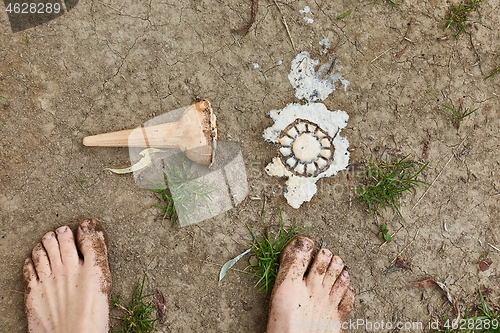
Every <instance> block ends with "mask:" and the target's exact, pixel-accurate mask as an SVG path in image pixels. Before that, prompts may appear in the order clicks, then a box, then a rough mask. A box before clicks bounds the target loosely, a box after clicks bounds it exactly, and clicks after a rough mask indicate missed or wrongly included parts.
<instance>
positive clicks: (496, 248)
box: [488, 243, 500, 252]
mask: <svg viewBox="0 0 500 333" xmlns="http://www.w3.org/2000/svg"><path fill="white" fill-rule="evenodd" d="M488 245H489V246H491V247H492V248H494V249H495V250H497V251H498V252H500V249H499V248H498V247H496V246H493V245H491V244H490V243H488Z"/></svg>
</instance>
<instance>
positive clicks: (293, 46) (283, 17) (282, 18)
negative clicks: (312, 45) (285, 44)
mask: <svg viewBox="0 0 500 333" xmlns="http://www.w3.org/2000/svg"><path fill="white" fill-rule="evenodd" d="M273 2H274V4H275V5H276V8H278V11H279V12H280V15H281V21H282V22H283V25H284V26H285V29H286V33H287V34H288V38H289V39H290V43H292V48H293V50H294V51H295V52H297V49H295V43H294V42H293V39H292V35H291V34H290V29H288V24H287V23H286V20H285V16H284V15H283V12H282V11H281V8H280V6H278V3H277V2H276V0H273Z"/></svg>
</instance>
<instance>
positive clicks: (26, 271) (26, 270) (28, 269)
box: [23, 258, 38, 288]
mask: <svg viewBox="0 0 500 333" xmlns="http://www.w3.org/2000/svg"><path fill="white" fill-rule="evenodd" d="M23 276H24V281H26V285H27V287H28V288H30V286H31V284H32V283H34V282H36V280H37V279H38V276H37V274H36V270H35V266H33V260H31V258H27V259H26V260H25V261H24V267H23Z"/></svg>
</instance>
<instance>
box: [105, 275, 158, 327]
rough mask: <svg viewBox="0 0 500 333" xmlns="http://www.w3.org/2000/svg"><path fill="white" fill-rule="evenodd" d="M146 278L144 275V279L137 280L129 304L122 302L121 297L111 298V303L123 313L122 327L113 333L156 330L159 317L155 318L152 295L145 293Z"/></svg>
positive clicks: (121, 318)
mask: <svg viewBox="0 0 500 333" xmlns="http://www.w3.org/2000/svg"><path fill="white" fill-rule="evenodd" d="M145 279H146V276H145V275H144V276H143V278H142V281H141V280H139V281H138V282H137V286H136V287H135V289H134V292H133V294H132V299H131V300H130V303H129V304H128V305H124V304H122V302H121V300H120V297H118V299H114V298H112V299H111V304H113V306H114V307H116V308H118V309H120V310H121V311H122V313H123V316H122V317H120V318H119V319H120V323H121V328H120V330H119V331H113V333H151V332H154V331H155V329H156V327H155V324H156V322H157V320H158V319H157V318H153V313H155V311H156V306H155V305H154V304H153V302H152V301H150V300H148V298H151V297H152V295H144V281H145Z"/></svg>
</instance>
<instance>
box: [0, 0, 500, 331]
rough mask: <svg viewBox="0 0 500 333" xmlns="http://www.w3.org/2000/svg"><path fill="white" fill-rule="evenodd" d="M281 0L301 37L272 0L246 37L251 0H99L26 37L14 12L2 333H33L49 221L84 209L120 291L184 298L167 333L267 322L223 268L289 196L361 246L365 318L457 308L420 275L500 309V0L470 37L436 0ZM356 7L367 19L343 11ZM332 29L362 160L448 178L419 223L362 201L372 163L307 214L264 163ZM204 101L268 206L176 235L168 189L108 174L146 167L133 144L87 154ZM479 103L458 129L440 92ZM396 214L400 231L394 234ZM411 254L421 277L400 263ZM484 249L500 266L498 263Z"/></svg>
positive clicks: (360, 307)
mask: <svg viewBox="0 0 500 333" xmlns="http://www.w3.org/2000/svg"><path fill="white" fill-rule="evenodd" d="M450 3H458V1H450ZM278 4H279V6H280V9H281V12H282V13H283V15H284V17H285V19H286V22H287V25H288V27H289V32H290V36H288V34H287V31H286V29H285V27H284V25H283V22H282V15H281V14H280V12H279V11H278V9H277V7H276V4H275V3H274V2H272V1H260V2H259V9H258V13H257V16H256V21H255V23H254V24H253V25H252V27H251V29H250V31H249V32H248V33H247V34H245V35H241V34H235V33H233V32H232V31H231V30H232V29H238V28H240V27H242V26H244V25H245V24H246V23H247V22H248V21H249V20H250V12H251V2H250V1H247V2H241V1H184V0H183V1H170V0H167V1H154V0H151V1H139V2H138V1H125V2H122V1H111V0H105V1H80V2H79V3H78V4H77V5H76V6H75V8H74V9H72V10H71V11H70V12H68V13H66V14H64V15H62V16H60V17H58V18H56V19H55V20H52V21H49V22H48V23H45V24H43V25H39V26H36V27H33V28H30V29H28V30H24V31H20V32H17V33H13V32H12V30H11V27H10V25H9V21H8V17H7V14H6V12H5V11H3V10H2V12H1V13H0V40H1V45H2V48H1V50H0V59H1V61H0V95H1V96H3V97H5V98H2V99H1V100H0V102H1V104H0V120H1V121H0V132H1V137H0V145H1V150H0V183H1V184H2V185H1V192H0V219H1V220H0V221H1V223H0V226H1V229H0V234H1V238H0V266H1V267H2V269H0V290H1V291H0V295H1V297H0V327H1V331H2V332H12V333H16V332H26V319H25V317H24V314H23V288H24V286H23V280H22V277H21V272H22V263H23V260H24V258H25V257H26V256H28V255H29V254H30V251H31V248H32V247H33V246H34V245H35V244H36V242H38V240H39V239H40V237H41V236H42V235H43V234H44V233H45V232H46V231H48V230H51V229H54V228H56V227H57V226H60V225H62V224H67V223H69V224H71V225H72V226H74V225H75V223H76V222H77V221H78V220H79V219H80V218H82V217H84V216H94V217H96V218H98V219H100V220H101V221H102V223H103V224H104V227H105V229H106V230H107V232H108V234H109V238H110V256H111V268H112V272H113V278H114V287H113V293H114V294H115V295H118V294H119V293H123V294H124V295H129V294H130V293H131V291H132V289H133V286H134V284H135V283H136V282H137V279H138V278H139V277H141V276H142V275H143V274H144V273H145V274H147V277H148V280H147V288H148V290H154V289H155V288H158V289H160V290H161V291H163V293H164V294H165V296H166V302H167V303H166V305H167V320H166V322H165V324H163V325H160V326H159V331H160V332H230V331H231V332H264V331H265V323H266V318H267V313H266V312H267V306H268V299H267V296H266V294H265V293H263V292H258V291H256V290H255V289H254V288H253V281H252V280H251V278H250V276H249V275H248V274H244V273H242V272H240V271H234V270H233V271H231V272H230V273H229V274H228V276H227V277H226V278H225V279H224V280H223V281H222V283H221V284H220V285H218V282H217V277H218V272H219V269H220V267H221V265H222V264H223V263H224V262H225V261H226V260H228V259H230V258H232V257H234V256H236V255H237V254H239V253H240V252H242V251H243V250H245V248H246V247H247V246H248V241H247V240H245V237H246V235H247V234H248V230H247V228H246V224H248V225H249V226H251V227H252V228H254V229H261V228H263V227H265V226H269V225H273V224H277V223H278V211H279V208H281V209H282V211H283V216H284V221H285V223H287V224H290V223H292V222H293V219H295V220H296V223H297V224H298V225H299V226H315V227H316V228H315V229H311V231H310V235H311V236H312V237H313V238H314V239H315V241H316V243H318V244H320V243H321V242H322V241H325V242H326V244H327V246H328V247H329V248H331V249H332V250H333V251H334V252H335V253H338V254H340V255H341V256H342V257H343V258H344V260H345V262H346V263H347V265H348V266H349V269H350V270H349V271H350V274H351V276H352V283H353V285H354V288H355V291H356V294H357V298H356V303H355V309H354V311H353V313H352V315H351V319H353V320H364V321H371V322H381V321H384V322H387V321H391V322H396V321H402V322H420V323H422V325H423V326H424V331H427V329H426V328H425V327H426V326H427V325H428V323H429V322H431V321H433V320H435V319H436V318H441V319H442V318H443V316H444V315H448V316H452V317H453V316H455V312H454V310H453V308H452V306H451V305H449V304H448V303H447V301H446V300H445V298H444V296H443V294H442V293H440V292H439V291H438V290H437V289H434V288H432V289H428V290H427V291H426V292H425V293H424V292H423V291H422V289H418V288H407V287H406V286H407V285H408V284H410V283H412V282H415V281H419V280H422V279H425V278H435V279H436V280H438V281H442V282H444V281H446V284H447V286H448V287H449V289H450V292H451V293H452V295H453V296H454V297H455V298H456V299H458V300H460V301H461V302H463V304H464V305H465V306H466V307H467V308H469V309H471V308H472V307H473V305H474V304H477V303H478V295H477V288H478V287H479V286H480V285H484V286H486V287H488V288H490V289H491V290H492V294H491V296H490V297H491V298H492V299H493V300H494V301H495V300H496V302H497V303H499V301H498V297H499V291H498V289H495V288H497V286H498V284H499V281H500V279H499V278H500V273H499V267H500V266H499V264H498V263H499V261H500V252H499V251H497V250H495V249H494V248H493V247H491V246H490V245H489V244H491V245H493V246H495V247H497V248H500V231H499V229H498V218H499V216H500V210H499V209H500V203H499V201H498V200H499V198H500V194H499V193H500V192H499V191H500V178H499V175H500V174H499V171H498V167H499V164H500V162H499V161H500V159H499V153H498V151H499V141H498V139H499V137H500V132H499V124H500V121H499V120H498V109H499V105H500V100H499V98H500V97H499V94H500V89H499V88H500V74H499V75H497V76H494V77H492V78H491V79H489V80H486V81H485V80H483V78H484V77H485V76H487V75H488V74H489V73H490V72H491V71H492V70H494V69H495V68H498V67H499V66H500V54H499V50H500V30H499V29H498V24H499V22H500V5H499V4H498V2H497V1H493V0H490V1H486V2H485V3H483V4H481V6H480V8H479V10H478V13H475V14H473V15H472V16H471V18H472V19H473V23H472V24H471V25H470V26H469V27H468V30H469V32H470V35H469V34H463V35H462V36H460V37H458V38H456V37H454V36H453V33H452V32H450V31H444V30H443V27H444V25H445V23H446V20H447V18H448V16H447V13H448V8H449V5H450V4H448V3H445V2H442V1H437V0H424V1H418V2H417V3H416V4H414V3H412V2H411V1H404V4H403V5H402V6H399V7H392V6H390V5H389V4H383V3H382V4H379V5H373V1H372V0H363V1H354V0H344V1H322V0H317V1H309V2H306V1H290V2H278ZM306 5H308V6H309V7H310V9H311V13H310V14H307V15H304V14H302V13H300V12H299V11H300V10H301V9H304V7H305V6H306ZM2 8H3V7H2ZM348 10H353V12H352V13H351V15H349V16H348V17H346V18H344V19H343V20H337V19H336V17H337V16H338V15H340V14H342V13H345V12H346V11H348ZM305 16H307V17H309V18H312V19H313V20H314V22H312V23H310V24H309V23H307V22H306V21H305V19H304V17H305ZM443 36H446V38H443ZM290 37H291V39H292V40H293V43H294V46H295V49H294V47H293V45H292V43H291V41H290ZM325 37H327V38H328V40H329V41H330V44H331V50H330V51H331V52H333V53H335V55H336V57H337V59H338V61H339V62H340V64H341V65H342V66H343V69H342V74H343V76H344V77H345V78H346V79H347V80H349V81H350V83H351V84H350V86H349V87H348V89H347V91H346V92H344V91H343V89H337V91H335V92H334V93H333V94H332V95H331V96H330V97H329V98H328V99H327V100H326V101H325V104H326V105H327V106H328V107H329V109H330V110H337V109H341V110H345V111H346V112H347V113H348V114H349V116H350V120H349V124H348V126H347V128H346V129H345V130H344V131H343V132H342V134H343V135H347V137H348V139H349V141H350V150H351V163H353V164H357V165H363V164H364V163H366V162H367V161H369V160H370V157H374V158H376V157H380V156H382V155H383V154H402V155H406V154H411V156H412V158H414V159H416V160H420V161H428V162H429V167H428V169H427V170H426V172H425V175H424V177H425V180H427V181H428V182H432V181H434V180H435V179H436V178H437V180H436V181H435V182H434V183H433V185H432V187H431V188H430V189H429V190H428V192H427V193H426V195H425V196H424V197H423V198H422V199H421V200H420V201H418V199H419V198H420V197H421V195H422V194H423V193H424V190H423V189H419V190H417V191H416V192H415V193H413V194H411V195H409V196H406V197H405V198H404V199H403V200H402V209H401V210H402V214H403V217H404V218H399V217H398V216H397V215H396V214H395V212H393V211H392V210H388V211H387V212H385V213H383V214H381V216H379V217H374V216H370V215H368V214H367V213H366V211H365V207H364V206H363V205H362V204H361V203H358V202H353V203H351V204H350V203H349V198H350V194H349V193H350V189H351V188H352V186H355V185H356V184H360V183H362V178H363V177H362V172H361V173H360V172H358V171H354V172H352V173H351V174H350V181H348V177H347V174H348V172H347V171H344V172H341V173H339V175H338V176H336V177H333V178H329V179H323V180H321V181H320V182H319V183H318V186H319V188H320V190H319V191H318V194H317V195H316V196H315V197H314V198H313V200H312V201H311V202H309V203H306V204H304V205H303V206H302V207H301V208H300V209H298V210H295V209H292V208H291V207H290V206H288V205H287V203H286V201H285V200H284V198H283V195H282V191H283V190H282V188H283V185H284V180H283V179H277V178H271V177H268V176H266V175H265V173H264V172H263V168H264V166H265V165H266V164H267V163H269V162H270V161H271V159H272V157H274V156H276V155H277V151H276V148H275V147H273V145H271V144H269V143H265V142H264V141H263V140H262V137H261V133H262V130H263V129H264V128H266V127H268V126H270V125H271V124H272V121H271V120H270V118H268V117H267V112H268V111H269V110H271V109H279V108H282V107H284V106H285V105H286V104H287V103H289V102H293V101H296V99H295V97H294V91H293V88H292V87H291V86H290V84H289V82H288V79H287V75H288V72H289V70H290V62H291V60H292V59H293V58H294V57H295V56H296V55H297V54H298V53H299V52H300V51H309V52H310V53H311V55H312V56H313V57H315V58H319V59H322V55H321V51H322V47H321V46H320V45H319V42H320V41H321V40H322V39H323V38H325ZM405 37H406V39H405ZM325 57H326V56H323V59H324V58H325ZM281 62H282V65H280V64H281ZM255 63H257V64H258V65H259V66H258V68H255V67H257V66H254V64H255ZM200 98H208V99H210V100H211V101H212V103H213V107H214V111H215V112H216V114H217V116H218V120H219V132H220V137H221V140H224V141H230V142H236V143H238V144H239V145H240V147H241V149H242V152H243V156H244V160H245V165H246V168H247V174H248V181H249V184H250V193H249V195H250V197H253V198H260V199H261V200H251V199H249V200H248V201H247V202H246V205H245V206H244V207H243V209H234V210H231V211H229V212H227V213H225V214H222V215H219V216H217V217H214V218H212V219H210V220H207V221H204V222H202V223H200V224H198V225H195V226H191V227H185V228H171V227H170V226H169V222H168V221H162V220H161V218H160V217H159V215H158V212H157V210H156V209H153V208H152V206H153V205H155V204H158V200H157V198H156V197H155V196H154V194H152V193H150V192H148V191H145V190H142V189H140V188H138V187H136V186H135V184H134V180H133V178H132V177H131V176H129V175H128V176H117V175H114V174H111V173H109V172H103V171H102V169H103V167H106V166H109V165H110V163H123V162H126V161H128V159H129V156H128V151H127V150H126V149H123V148H90V147H84V146H83V145H82V139H83V137H85V136H87V135H93V134H97V133H102V132H108V131H115V130H121V129H126V128H133V127H135V126H137V125H140V124H141V123H143V122H145V121H147V120H148V119H151V118H152V117H154V116H156V115H159V114H162V113H164V112H167V111H169V110H173V109H176V108H178V107H181V106H184V105H189V104H191V103H192V102H194V101H197V100H199V99H200ZM460 99H462V100H463V103H464V105H465V106H466V107H468V108H473V109H475V108H477V109H478V110H477V112H476V113H474V114H473V115H471V116H470V117H468V118H466V119H465V120H464V122H463V123H462V125H461V126H460V128H459V129H458V130H457V129H456V128H455V127H454V126H453V123H452V121H451V119H450V117H449V116H450V114H449V112H448V111H447V110H445V109H444V108H443V107H442V106H441V104H442V103H445V104H448V105H454V106H455V107H458V105H459V100H460ZM264 197H267V198H268V199H267V200H266V202H265V207H264V200H262V199H263V198H264ZM417 203H418V204H417ZM263 207H264V208H265V214H264V216H262V215H261V211H262V209H263ZM383 223H387V224H388V225H389V228H390V229H391V231H392V232H393V233H395V235H394V236H393V238H394V241H393V242H391V243H389V244H386V245H384V246H381V244H382V242H381V239H380V238H379V237H378V235H377V233H378V230H379V226H380V225H381V224H383ZM445 223H446V229H445V228H444V226H445ZM398 256H399V257H401V258H402V259H403V260H405V261H407V262H408V263H410V265H411V267H412V270H400V271H396V272H392V273H388V272H386V270H387V268H388V267H390V266H391V263H392V262H393V260H394V259H395V258H396V257H398ZM484 256H487V257H489V258H490V259H492V262H493V263H492V265H491V267H490V268H489V269H488V270H486V271H484V272H481V271H480V269H479V266H478V262H479V261H480V259H481V258H483V257H484ZM246 264H247V262H245V260H243V261H242V262H240V263H238V265H237V266H236V268H238V269H240V270H241V269H244V267H245V266H246ZM75 301H77V300H75ZM243 302H245V303H246V304H248V306H249V307H251V309H249V308H248V307H246V306H245V307H244V306H243ZM356 330H358V331H369V332H372V331H373V332H375V331H385V332H388V331H392V330H389V329H384V330H376V329H374V328H372V329H369V328H366V327H364V326H359V327H358V328H357V329H353V330H351V331H356ZM403 331H414V332H418V331H422V330H420V329H418V328H415V327H413V328H412V329H404V330H403Z"/></svg>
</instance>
